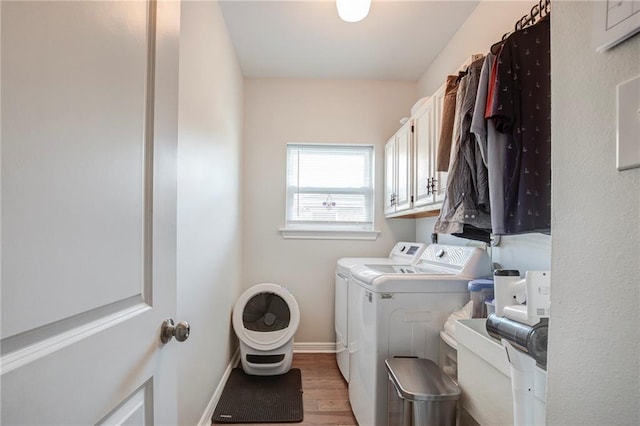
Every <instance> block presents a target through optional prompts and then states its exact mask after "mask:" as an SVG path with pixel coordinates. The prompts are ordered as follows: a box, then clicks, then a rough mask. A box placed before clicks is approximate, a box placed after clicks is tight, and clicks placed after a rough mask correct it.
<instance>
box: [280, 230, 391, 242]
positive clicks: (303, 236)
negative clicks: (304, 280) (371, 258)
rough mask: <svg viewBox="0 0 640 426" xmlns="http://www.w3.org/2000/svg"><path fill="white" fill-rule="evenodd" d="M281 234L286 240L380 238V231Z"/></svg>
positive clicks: (284, 232)
mask: <svg viewBox="0 0 640 426" xmlns="http://www.w3.org/2000/svg"><path fill="white" fill-rule="evenodd" d="M280 234H281V235H282V238H284V239H285V240H287V239H293V240H375V239H377V238H378V235H379V234H380V231H344V230H337V229H333V230H324V229H288V228H280Z"/></svg>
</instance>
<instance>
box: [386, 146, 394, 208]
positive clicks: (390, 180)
mask: <svg viewBox="0 0 640 426" xmlns="http://www.w3.org/2000/svg"><path fill="white" fill-rule="evenodd" d="M395 198H396V140H395V135H394V136H392V137H391V139H389V141H388V142H387V144H386V145H385V146H384V214H390V213H393V212H395V211H396V203H395Z"/></svg>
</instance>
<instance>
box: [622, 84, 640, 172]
mask: <svg viewBox="0 0 640 426" xmlns="http://www.w3.org/2000/svg"><path fill="white" fill-rule="evenodd" d="M617 100H618V123H617V132H616V133H617V139H618V141H617V142H618V145H617V149H616V151H617V160H616V167H617V168H618V170H627V169H632V168H634V167H640V75H639V76H637V77H635V78H632V79H631V80H629V81H626V82H624V83H620V84H618V86H617Z"/></svg>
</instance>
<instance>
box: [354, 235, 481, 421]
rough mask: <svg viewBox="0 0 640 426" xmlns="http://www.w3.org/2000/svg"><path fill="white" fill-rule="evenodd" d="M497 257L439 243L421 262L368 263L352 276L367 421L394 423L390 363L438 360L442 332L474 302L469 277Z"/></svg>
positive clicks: (362, 416)
mask: <svg viewBox="0 0 640 426" xmlns="http://www.w3.org/2000/svg"><path fill="white" fill-rule="evenodd" d="M490 274H491V267H490V259H489V256H488V254H487V252H486V251H484V250H481V249H479V248H475V247H458V246H446V245H440V244H432V245H430V246H428V247H426V249H425V251H424V253H423V254H422V256H421V257H420V259H419V261H418V262H417V263H416V264H414V265H409V264H407V265H381V264H365V265H357V266H353V267H352V268H351V273H350V276H349V303H348V310H349V401H350V403H351V408H352V410H353V413H354V414H355V417H356V420H357V421H358V423H359V424H361V425H367V426H374V425H386V421H387V376H386V371H385V365H384V361H385V359H387V358H393V357H419V358H427V359H430V360H432V361H434V362H436V363H437V362H438V355H439V348H440V341H439V340H440V331H441V330H442V329H443V327H444V323H445V321H446V320H447V318H448V317H449V315H450V314H451V312H453V311H455V310H457V309H459V308H461V307H462V306H464V305H465V304H466V303H467V302H468V301H469V290H468V283H469V280H471V279H475V278H480V277H485V276H489V275H490Z"/></svg>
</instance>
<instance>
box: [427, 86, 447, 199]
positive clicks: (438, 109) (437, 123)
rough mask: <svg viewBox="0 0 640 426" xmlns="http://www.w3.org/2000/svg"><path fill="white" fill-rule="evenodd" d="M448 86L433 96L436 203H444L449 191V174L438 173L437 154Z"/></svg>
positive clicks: (433, 165)
mask: <svg viewBox="0 0 640 426" xmlns="http://www.w3.org/2000/svg"><path fill="white" fill-rule="evenodd" d="M445 89H446V86H445V85H442V86H441V87H440V89H438V91H437V92H436V93H435V94H434V95H433V97H432V99H433V100H434V105H433V111H434V115H433V116H434V123H433V129H434V131H433V143H432V151H431V164H432V169H431V170H433V177H434V178H435V182H434V183H435V186H434V187H433V195H434V202H435V203H442V202H443V201H444V194H445V192H446V189H447V175H448V174H447V172H437V171H436V164H435V161H436V153H437V150H438V142H439V141H440V127H441V126H442V106H443V103H444V93H445Z"/></svg>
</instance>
